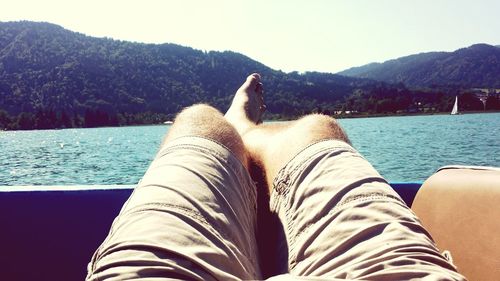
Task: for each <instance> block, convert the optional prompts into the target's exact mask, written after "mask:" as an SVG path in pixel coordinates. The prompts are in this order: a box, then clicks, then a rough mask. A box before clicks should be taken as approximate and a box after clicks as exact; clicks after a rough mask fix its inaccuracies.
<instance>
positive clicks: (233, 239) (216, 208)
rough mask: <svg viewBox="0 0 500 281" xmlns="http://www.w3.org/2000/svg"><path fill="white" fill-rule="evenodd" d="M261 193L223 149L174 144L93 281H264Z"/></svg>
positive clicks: (114, 230) (120, 225)
mask: <svg viewBox="0 0 500 281" xmlns="http://www.w3.org/2000/svg"><path fill="white" fill-rule="evenodd" d="M255 192H256V190H255V186H254V184H253V182H252V181H251V179H250V176H249V175H248V172H247V170H246V169H245V168H244V166H243V165H242V163H241V162H240V161H239V160H238V159H237V158H236V157H235V156H234V154H233V153H231V152H230V151H229V150H228V149H227V148H225V147H224V146H222V145H220V144H218V143H216V142H214V141H211V140H208V139H205V138H200V137H181V138H179V139H176V140H173V141H170V142H169V143H168V144H167V145H165V146H164V147H163V148H162V149H161V151H160V152H159V153H158V156H157V157H156V159H155V160H154V161H153V162H152V164H151V166H150V167H149V169H148V171H147V172H146V174H145V176H144V178H143V179H142V180H141V182H140V183H139V185H138V186H137V188H136V189H135V190H134V192H133V194H132V195H131V197H130V198H129V200H128V201H127V203H126V204H125V205H124V207H123V208H122V211H121V212H120V214H119V216H118V217H117V218H116V219H115V221H114V222H113V225H112V227H111V231H110V233H109V235H108V237H107V238H106V240H105V241H104V242H103V244H102V245H101V246H100V247H99V249H98V250H97V251H96V253H95V254H94V256H93V258H92V261H91V263H90V264H89V275H88V276H87V279H89V280H103V279H106V280H113V279H116V280H123V279H134V278H145V279H147V278H151V279H155V278H166V277H170V278H177V279H188V280H192V279H198V280H213V279H223V280H226V279H227V280H232V279H256V278H259V277H260V270H259V266H258V262H257V246H256V241H255V227H256V225H255V224H256V198H255V197H256V195H255Z"/></svg>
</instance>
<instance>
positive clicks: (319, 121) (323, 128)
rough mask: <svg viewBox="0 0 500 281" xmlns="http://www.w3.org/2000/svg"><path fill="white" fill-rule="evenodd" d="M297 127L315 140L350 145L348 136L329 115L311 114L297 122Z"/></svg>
mask: <svg viewBox="0 0 500 281" xmlns="http://www.w3.org/2000/svg"><path fill="white" fill-rule="evenodd" d="M296 127H297V128H299V130H302V131H303V134H307V135H308V136H310V137H311V138H312V139H314V140H318V139H338V140H342V141H345V142H347V143H350V141H349V138H348V137H347V134H346V133H345V132H344V130H343V129H342V127H341V126H340V125H339V124H338V122H337V121H336V120H335V119H334V118H332V117H330V116H327V115H323V114H310V115H307V116H305V117H302V118H301V119H299V120H298V121H297V124H296Z"/></svg>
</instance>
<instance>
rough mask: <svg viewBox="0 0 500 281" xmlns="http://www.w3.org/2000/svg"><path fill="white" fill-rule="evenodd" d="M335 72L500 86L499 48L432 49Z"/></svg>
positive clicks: (416, 82)
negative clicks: (434, 50) (432, 50)
mask: <svg viewBox="0 0 500 281" xmlns="http://www.w3.org/2000/svg"><path fill="white" fill-rule="evenodd" d="M338 74H341V75H345V76H350V77H360V78H370V79H374V80H379V81H385V82H388V83H403V84H405V85H406V86H408V87H435V86H438V87H439V86H456V87H462V88H500V48H498V47H497V46H491V45H487V44H476V45H472V46H470V47H468V48H463V49H459V50H456V51H454V52H431V53H422V54H417V55H411V56H406V57H402V58H398V59H394V60H389V61H386V62H384V63H371V64H367V65H364V66H360V67H353V68H350V69H347V70H344V71H342V72H339V73H338Z"/></svg>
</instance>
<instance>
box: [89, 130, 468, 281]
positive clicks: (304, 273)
mask: <svg viewBox="0 0 500 281" xmlns="http://www.w3.org/2000/svg"><path fill="white" fill-rule="evenodd" d="M256 200H257V199H256V186H255V184H254V183H253V181H252V179H251V178H250V176H249V174H248V172H247V171H246V169H245V168H244V167H243V165H242V164H241V163H240V162H239V160H238V159H237V158H236V157H235V156H234V155H233V154H232V153H231V152H230V151H229V150H228V149H227V148H226V147H224V146H223V145H221V144H218V143H216V142H214V141H211V140H208V139H204V138H200V137H184V138H179V139H176V140H174V141H172V142H170V143H168V144H167V145H166V146H165V147H163V148H162V149H161V150H160V152H159V153H158V155H157V157H156V159H155V160H154V161H153V162H152V164H151V166H150V167H149V169H148V171H147V172H146V174H145V175H144V178H143V179H142V180H141V182H140V183H139V185H138V187H137V188H136V189H135V190H134V192H133V194H132V195H131V197H130V198H129V200H128V201H127V202H126V203H125V205H124V206H123V208H122V210H121V212H120V214H119V215H118V217H117V218H116V219H115V221H114V222H113V225H112V227H111V231H110V233H109V235H108V237H107V238H106V240H105V241H104V242H103V243H102V245H101V246H100V247H99V248H98V249H97V251H96V253H95V254H94V256H93V257H92V260H91V262H90V263H89V266H88V270H89V274H88V276H87V280H128V279H135V278H143V280H164V279H166V278H173V279H182V280H238V279H262V278H263V276H262V273H261V269H260V266H259V253H258V247H257V241H256V228H257V211H256ZM270 204H271V206H270V207H271V211H273V212H275V213H276V215H277V216H278V217H279V221H280V223H281V226H282V227H281V229H282V237H283V239H281V240H280V241H279V243H278V245H277V249H278V251H279V257H280V261H279V262H280V263H279V268H278V269H277V272H281V273H282V274H281V275H278V276H275V277H273V278H271V279H273V280H275V279H277V280H279V279H283V280H289V279H301V280H306V279H309V280H319V279H321V278H325V279H328V280H334V279H335V278H338V279H369V280H410V279H419V280H420V279H422V278H427V279H425V280H464V278H463V277H462V276H460V275H459V274H458V273H456V271H455V269H454V268H453V266H452V265H451V264H450V263H449V262H448V261H447V260H446V259H445V258H444V257H443V256H442V255H440V253H439V252H438V251H437V249H436V248H435V246H434V243H433V242H432V240H431V239H430V238H429V234H428V233H427V232H426V231H425V230H424V229H423V228H422V226H421V225H420V223H419V221H418V219H417V218H416V217H415V215H414V214H413V213H412V212H411V210H410V209H409V208H408V207H407V206H406V205H405V204H404V203H403V202H402V200H401V199H400V197H399V196H398V195H397V194H396V193H395V192H394V191H393V190H392V189H391V187H390V186H389V185H388V184H387V182H386V181H385V180H384V179H383V178H382V177H381V176H380V175H379V174H378V173H377V172H376V171H375V170H374V169H373V167H372V166H371V165H370V164H369V163H368V162H367V161H366V160H365V159H364V158H362V157H361V156H360V155H359V154H358V153H357V152H356V151H355V150H354V149H353V148H352V147H351V146H349V145H347V144H345V143H343V142H340V141H333V140H328V141H322V142H319V143H316V144H314V145H311V146H309V147H307V148H306V149H304V150H303V151H302V152H300V153H299V154H297V155H296V156H295V157H294V158H293V159H292V160H291V161H290V162H289V163H288V164H287V165H285V167H284V168H283V169H282V170H281V171H280V172H279V174H278V176H277V177H276V179H275V182H274V191H273V192H272V194H271V202H270ZM315 277H316V278H315Z"/></svg>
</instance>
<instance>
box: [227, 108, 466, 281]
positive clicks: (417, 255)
mask: <svg viewBox="0 0 500 281" xmlns="http://www.w3.org/2000/svg"><path fill="white" fill-rule="evenodd" d="M247 107H248V106H247ZM245 109H246V107H241V106H239V107H234V108H233V106H232V108H231V110H233V111H240V112H243V113H244V112H245ZM254 109H255V107H254ZM243 113H242V114H239V116H240V118H238V119H228V121H229V122H230V123H231V124H233V126H234V127H235V128H236V130H237V131H238V132H239V133H240V134H241V135H242V139H243V142H244V144H245V147H246V149H247V151H248V153H249V156H250V159H251V161H252V162H253V163H255V164H256V165H257V166H258V167H260V168H261V170H262V171H263V172H264V173H265V174H266V175H265V180H264V181H265V182H266V184H267V186H268V188H269V193H270V197H271V198H270V203H269V204H270V211H271V213H272V214H276V215H277V216H278V217H279V223H280V224H281V225H282V229H281V231H282V233H283V235H282V237H281V240H280V237H278V240H275V242H276V243H274V244H276V245H277V247H278V248H277V252H278V253H277V255H278V257H280V259H279V260H280V261H282V262H284V263H285V264H284V265H283V264H277V266H278V270H277V271H278V272H279V273H289V274H292V275H309V276H324V277H326V278H341V279H363V280H389V279H390V280H395V279H398V280H409V279H414V278H426V277H428V278H429V279H432V280H438V279H439V280H462V277H461V276H460V275H459V274H457V273H456V271H455V270H454V268H453V266H452V265H451V264H450V263H449V262H448V261H447V260H446V259H445V258H444V257H443V256H442V255H440V253H439V252H438V250H437V249H436V248H435V246H434V244H433V242H432V239H431V238H430V236H429V235H428V233H427V232H426V231H425V229H423V227H422V226H421V224H420V222H419V221H418V219H417V218H416V217H415V215H414V214H413V213H412V212H411V211H410V210H409V208H408V207H407V206H406V205H405V204H404V202H403V201H402V200H401V198H400V197H399V196H398V195H397V193H396V192H395V191H394V190H392V188H391V187H390V186H389V185H388V184H387V182H386V181H385V180H384V179H383V178H382V177H381V176H380V174H379V173H378V172H377V171H376V170H375V169H374V168H373V167H372V166H371V165H370V164H369V163H368V162H367V161H366V160H365V159H364V158H363V157H362V156H361V155H360V154H359V153H358V152H357V151H356V150H355V149H354V148H352V147H351V146H350V144H349V139H348V138H347V135H346V134H345V133H344V131H343V130H342V129H341V127H340V126H339V125H338V124H337V122H336V121H335V120H334V119H333V118H331V117H328V116H324V115H318V114H313V115H308V116H305V117H303V118H301V119H299V120H297V121H293V122H282V123H271V124H260V125H258V124H257V123H255V122H252V121H253V120H249V118H246V119H245V118H244V117H245V115H246V116H248V114H243ZM313 144H314V145H313ZM268 234H270V235H272V233H268ZM261 238H264V239H266V236H264V235H263V236H261ZM283 277H284V278H282V280H287V279H289V278H290V276H286V275H285V276H283Z"/></svg>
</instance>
